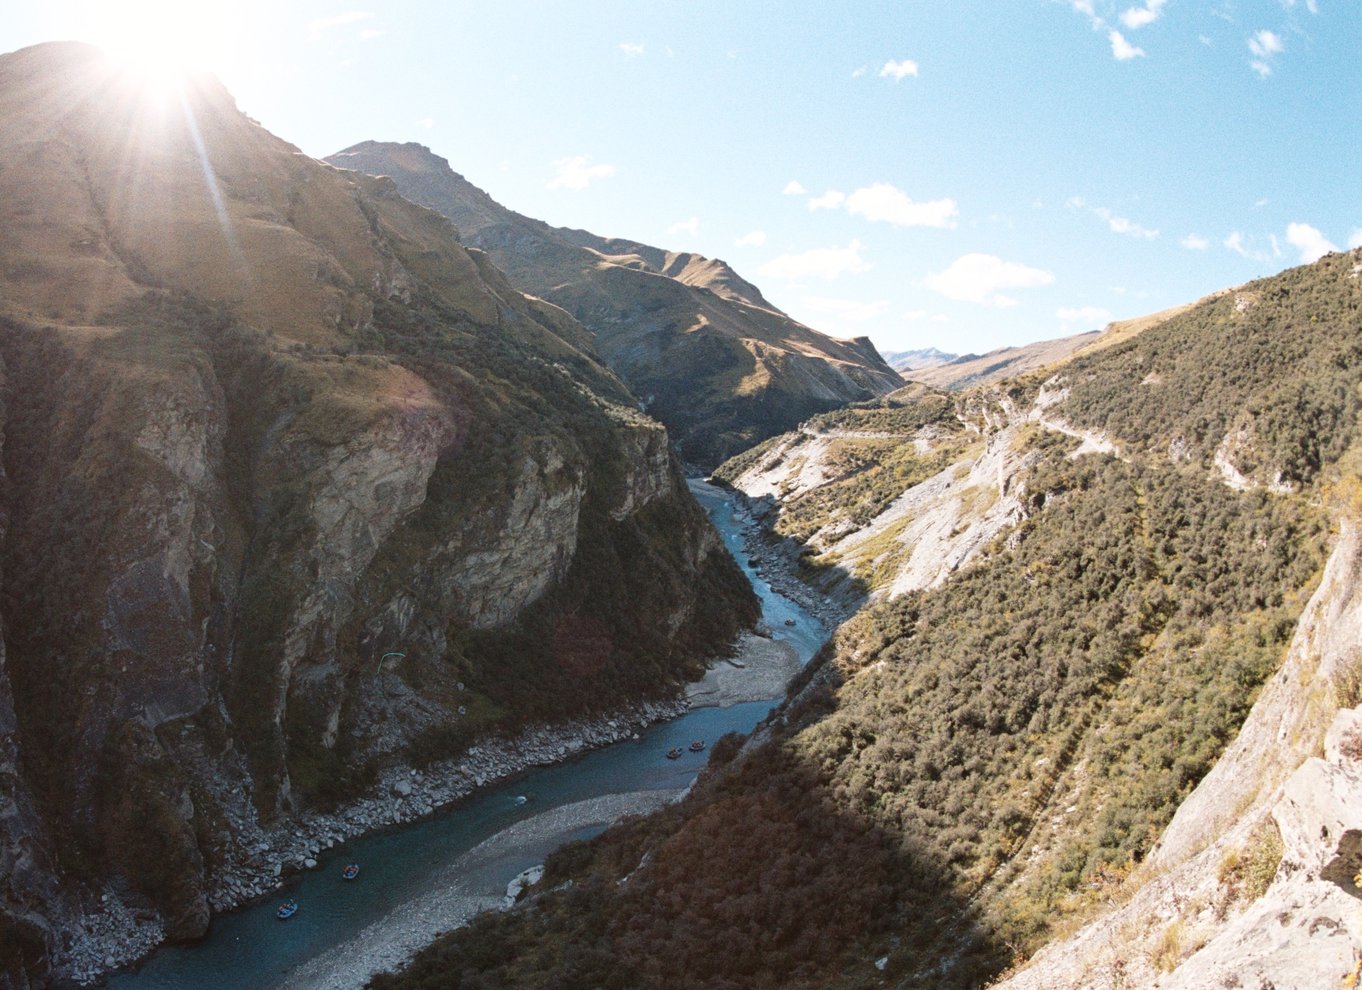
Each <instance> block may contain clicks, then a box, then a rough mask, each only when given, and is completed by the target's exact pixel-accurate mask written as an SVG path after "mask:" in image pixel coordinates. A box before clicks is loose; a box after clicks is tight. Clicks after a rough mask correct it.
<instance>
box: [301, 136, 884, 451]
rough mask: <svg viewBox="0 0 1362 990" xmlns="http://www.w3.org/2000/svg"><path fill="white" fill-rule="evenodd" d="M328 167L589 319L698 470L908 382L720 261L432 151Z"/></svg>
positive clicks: (382, 152)
mask: <svg viewBox="0 0 1362 990" xmlns="http://www.w3.org/2000/svg"><path fill="white" fill-rule="evenodd" d="M326 160H327V161H328V162H329V163H331V164H333V165H336V166H339V167H344V168H352V169H356V170H359V171H363V172H368V173H370V174H380V175H387V176H389V177H390V178H391V179H392V180H393V181H394V182H396V183H397V187H398V188H399V189H400V190H401V191H402V193H403V194H404V195H406V196H408V197H409V198H411V199H412V200H414V201H415V202H419V203H421V204H423V205H425V206H428V207H430V208H431V209H434V210H436V211H437V212H439V213H441V214H442V215H444V216H446V217H448V218H449V219H450V220H452V221H453V222H454V224H455V226H456V227H458V228H459V230H460V232H461V235H462V237H463V238H464V240H465V241H466V242H467V243H469V244H471V245H474V246H477V247H480V248H483V249H484V250H486V251H488V253H489V254H490V255H491V257H492V258H493V260H494V261H495V262H496V263H497V265H498V266H499V267H501V268H502V269H503V270H505V271H506V273H507V274H508V276H509V277H510V278H511V280H512V282H514V283H515V284H516V285H517V286H519V287H520V288H521V289H523V290H524V291H527V292H530V293H533V294H535V295H537V296H541V297H543V298H545V299H548V300H550V301H552V302H554V303H556V304H557V305H560V306H562V307H563V308H564V309H565V310H567V311H568V312H569V313H571V314H572V315H573V316H575V317H576V318H577V319H578V320H580V321H581V322H582V323H583V324H584V325H585V326H586V327H588V328H589V329H590V330H592V331H593V332H594V333H595V335H596V345H597V347H598V348H599V350H600V351H601V353H602V354H603V355H604V357H605V359H606V361H607V362H608V363H609V364H610V366H611V367H612V368H613V369H614V370H615V371H616V372H617V373H618V374H619V375H620V376H621V377H622V378H623V379H624V380H625V381H626V382H627V383H628V384H629V385H630V387H631V388H633V390H634V392H635V393H636V394H637V395H638V396H639V398H640V399H641V400H642V401H643V403H644V406H645V408H647V409H648V410H649V412H650V413H652V414H653V415H655V416H656V417H657V418H658V419H660V420H661V421H662V422H663V423H665V424H667V426H668V428H669V430H670V431H671V434H672V436H673V438H674V440H675V441H676V443H677V445H678V448H679V449H680V450H681V451H682V453H683V455H684V456H685V457H686V459H687V460H689V461H693V462H695V463H697V464H700V465H702V466H713V465H714V464H716V463H718V461H719V460H722V459H723V458H724V457H726V456H729V455H731V454H733V453H737V452H738V451H739V450H741V449H743V448H745V447H747V446H750V445H751V444H753V443H755V442H757V441H759V440H762V439H764V438H765V437H767V436H769V435H772V434H774V433H778V432H781V431H783V430H785V429H789V428H790V427H792V426H794V425H795V424H796V423H798V422H799V421H800V420H801V419H804V418H806V417H807V416H809V415H811V414H813V413H815V412H819V411H822V410H825V409H830V408H834V407H836V406H840V405H845V404H846V403H848V402H853V401H861V400H865V399H870V398H873V397H874V396H876V395H880V394H883V393H885V392H888V391H891V390H892V389H893V388H897V387H899V386H900V385H901V384H902V380H901V378H900V377H899V376H898V374H897V372H895V371H893V370H892V369H891V368H890V367H889V366H888V365H887V364H885V363H884V360H883V359H882V358H881V357H880V356H879V354H878V352H876V351H875V348H874V345H873V344H872V343H871V342H870V341H869V339H867V338H864V337H862V338H856V339H854V340H850V341H839V340H835V339H833V338H830V337H827V336H825V335H823V334H821V333H818V332H817V331H814V330H812V329H810V328H808V327H805V326H803V325H802V324H799V323H797V322H796V321H794V320H791V319H790V318H789V317H788V316H786V315H785V314H784V313H782V312H781V311H780V310H778V309H776V308H775V307H773V306H771V304H770V303H769V302H768V301H767V300H766V299H765V297H764V296H762V294H761V292H760V290H759V289H757V288H756V287H755V286H754V285H752V283H750V282H748V281H747V280H745V279H743V278H742V277H741V276H739V275H737V273H735V272H734V271H733V270H732V269H731V268H729V267H728V266H727V265H726V264H724V263H723V262H721V261H717V260H714V259H707V258H702V257H700V256H698V255H694V254H689V253H685V252H679V253H678V252H669V251H664V250H662V249H660V248H653V247H649V246H647V245H644V244H640V243H639V242H636V241H631V240H623V239H617V238H604V237H599V236H597V235H595V234H591V233H589V232H586V231H581V230H571V229H563V228H554V227H550V226H549V225H548V224H546V223H544V222H543V221H539V220H533V219H531V218H528V217H524V216H522V215H521V214H518V213H515V212H514V211H512V210H509V209H506V208H505V207H502V206H500V205H498V204H496V203H495V201H494V200H492V198H491V197H490V196H488V195H487V194H486V193H485V192H483V191H482V190H481V189H478V188H477V187H476V186H474V185H473V184H472V183H470V182H468V181H467V180H466V179H464V178H463V177H462V176H460V175H458V174H457V173H455V172H454V171H453V170H452V169H451V168H450V167H449V163H448V162H447V161H446V160H445V159H443V158H441V157H439V156H438V155H435V154H434V153H433V152H431V151H430V150H429V149H427V148H425V147H424V146H422V145H417V144H403V145H398V144H391V143H383V142H376V141H367V142H362V143H361V144H357V145H354V146H352V147H350V148H348V149H346V150H344V151H341V152H338V153H337V154H335V155H332V156H330V157H329V158H327V159H326Z"/></svg>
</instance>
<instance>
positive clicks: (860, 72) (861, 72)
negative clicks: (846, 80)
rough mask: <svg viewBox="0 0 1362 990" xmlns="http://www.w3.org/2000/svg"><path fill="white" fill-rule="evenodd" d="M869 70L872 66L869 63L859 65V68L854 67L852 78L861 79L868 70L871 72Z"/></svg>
mask: <svg viewBox="0 0 1362 990" xmlns="http://www.w3.org/2000/svg"><path fill="white" fill-rule="evenodd" d="M869 71H870V66H868V65H862V66H861V67H859V68H856V69H852V70H851V78H852V79H860V78H861V76H863V75H865V74H866V73H867V72H869Z"/></svg>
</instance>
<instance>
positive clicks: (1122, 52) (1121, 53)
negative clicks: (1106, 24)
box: [1107, 30, 1144, 62]
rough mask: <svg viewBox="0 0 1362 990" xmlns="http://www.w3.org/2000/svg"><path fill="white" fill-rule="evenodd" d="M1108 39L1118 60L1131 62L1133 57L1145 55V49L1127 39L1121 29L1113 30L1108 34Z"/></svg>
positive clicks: (1112, 52)
mask: <svg viewBox="0 0 1362 990" xmlns="http://www.w3.org/2000/svg"><path fill="white" fill-rule="evenodd" d="M1107 39H1108V40H1109V41H1110V42H1111V54H1112V55H1114V56H1115V57H1116V61H1118V62H1129V61H1130V60H1131V59H1132V58H1143V57H1144V49H1143V48H1137V47H1135V46H1134V45H1132V44H1131V43H1130V42H1129V41H1126V39H1125V35H1123V34H1121V32H1120V31H1116V30H1113V31H1112V32H1111V33H1110V34H1108V35H1107Z"/></svg>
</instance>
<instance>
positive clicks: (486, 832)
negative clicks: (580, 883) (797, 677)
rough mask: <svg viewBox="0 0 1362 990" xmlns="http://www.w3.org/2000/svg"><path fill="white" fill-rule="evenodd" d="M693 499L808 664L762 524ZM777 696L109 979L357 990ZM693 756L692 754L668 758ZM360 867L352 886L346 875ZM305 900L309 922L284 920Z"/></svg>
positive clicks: (655, 732) (433, 825)
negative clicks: (770, 576) (775, 577)
mask: <svg viewBox="0 0 1362 990" xmlns="http://www.w3.org/2000/svg"><path fill="white" fill-rule="evenodd" d="M691 489H692V491H693V493H694V494H695V496H696V498H697V499H698V500H699V502H700V504H701V505H702V506H703V507H704V508H705V510H706V512H708V513H709V516H710V519H711V520H712V521H713V523H714V525H715V527H716V528H717V529H718V531H719V533H720V535H721V536H722V538H723V540H724V543H725V544H726V545H727V546H728V548H729V550H730V552H731V553H732V554H733V556H734V558H735V559H736V560H737V561H738V564H739V566H740V567H741V568H742V569H743V572H744V574H746V575H747V577H748V579H749V580H750V581H751V582H752V586H753V589H754V590H755V591H756V593H757V595H758V597H759V598H760V599H761V602H762V610H763V618H764V621H765V623H766V625H767V626H768V627H769V628H770V629H771V630H772V635H773V638H775V639H777V640H784V641H786V642H788V643H789V644H790V646H792V647H793V648H794V649H795V650H796V651H797V652H798V654H799V659H800V661H801V662H803V663H806V662H808V660H809V659H810V658H811V657H812V656H813V655H814V653H815V652H817V650H818V649H819V647H820V646H821V645H822V644H823V642H824V641H825V640H826V639H827V636H828V630H827V629H826V628H825V627H824V626H823V624H822V623H821V622H820V621H819V620H818V619H817V618H815V617H814V616H813V615H811V614H810V613H809V612H807V611H806V610H805V609H803V608H802V607H800V606H799V605H797V604H796V603H794V602H793V601H791V600H789V599H788V598H785V597H783V596H782V595H781V594H779V593H778V592H777V591H775V590H774V589H773V588H772V587H771V585H770V583H769V582H768V581H766V580H765V579H764V578H763V577H762V576H761V575H759V574H758V573H757V572H756V570H755V568H754V567H753V566H752V565H751V564H749V563H748V560H749V556H748V553H747V547H746V540H747V539H748V537H749V536H750V535H751V532H752V526H753V524H752V522H751V519H750V517H748V516H747V515H746V513H745V512H744V511H743V510H742V508H741V507H740V505H739V504H738V502H737V501H736V499H735V498H734V497H733V496H732V495H731V494H730V493H728V492H726V491H724V490H723V489H720V488H717V487H715V486H712V485H709V484H707V483H705V482H703V481H699V480H696V481H692V482H691ZM777 700H778V698H771V699H767V700H764V701H757V702H748V703H745V704H737V705H731V706H729V707H718V708H699V709H695V710H692V711H690V712H688V713H687V714H685V715H683V716H681V717H680V718H677V719H674V720H672V721H669V722H664V723H660V724H657V725H654V726H652V727H651V728H649V729H647V730H645V731H644V732H642V733H640V734H639V737H638V738H637V739H631V740H626V741H624V742H620V743H615V744H613V745H610V746H607V747H604V748H602V749H598V750H595V751H593V752H590V753H587V754H585V755H583V756H580V757H577V758H575V759H572V760H569V761H567V762H564V763H560V764H557V765H554V766H548V767H541V768H538V769H534V770H530V771H527V772H526V773H524V774H521V775H519V776H517V777H515V778H513V779H511V780H508V781H504V782H502V783H500V784H497V785H494V786H492V787H488V788H486V789H484V790H481V791H479V792H477V793H476V794H474V795H473V796H471V797H469V798H467V799H465V800H462V801H459V802H456V803H455V804H452V805H450V806H449V807H447V808H445V809H443V810H441V811H440V812H437V813H436V814H435V815H434V816H433V817H431V818H428V819H426V820H424V821H421V822H417V823H415V824H412V825H406V826H402V827H400V828H396V829H393V830H390V831H386V832H381V833H377V834H372V835H368V836H365V837H362V838H359V839H355V840H353V841H350V842H348V843H345V844H344V845H342V846H339V847H337V848H335V849H332V850H329V851H327V852H326V853H325V854H324V855H322V856H319V857H318V863H319V865H318V868H317V869H316V870H310V871H307V872H305V873H301V874H298V875H297V876H295V877H293V878H291V879H290V880H289V881H287V882H286V883H285V884H284V885H283V886H282V887H281V888H280V889H279V890H278V891H277V892H276V893H275V895H274V896H273V897H271V898H270V899H269V900H268V901H267V902H265V903H259V904H255V905H251V906H247V907H244V908H241V909H239V910H236V911H232V912H229V913H227V914H223V915H219V916H217V917H215V918H214V919H213V922H212V925H211V927H210V929H209V932H208V934H207V935H206V936H205V937H204V938H203V939H202V940H200V941H198V942H195V943H193V944H191V945H179V946H167V947H165V948H162V949H160V950H159V951H157V952H155V953H153V954H152V955H151V956H150V957H148V958H147V959H146V960H144V961H143V962H142V963H141V964H140V965H139V966H138V967H137V968H136V969H135V970H131V971H126V972H121V973H117V974H113V975H111V976H110V977H109V978H108V980H107V986H109V987H111V988H116V990H134V988H146V990H185V988H191V987H192V988H195V990H261V988H265V987H282V986H288V987H289V988H290V990H321V988H325V990H341V988H358V987H361V986H363V984H364V982H365V981H366V980H367V979H368V978H369V976H370V975H372V974H373V973H375V972H379V971H381V970H384V969H389V968H392V967H394V966H396V965H399V964H400V963H401V962H402V961H403V960H404V959H406V958H409V957H410V955H411V954H412V953H413V952H415V951H416V950H417V949H419V948H420V947H421V946H422V945H424V944H426V943H427V942H429V941H430V940H431V939H432V938H433V937H434V936H435V935H436V934H437V933H438V932H441V931H446V930H448V929H450V928H453V927H456V926H457V925H460V924H463V923H465V922H466V921H467V920H468V918H470V917H471V916H472V915H473V914H475V913H477V912H478V911H481V910H485V909H487V908H491V907H496V906H498V905H499V904H501V903H502V900H503V898H504V896H505V891H506V887H507V885H508V884H509V883H510V882H511V881H512V880H513V879H514V878H515V877H516V876H517V875H518V874H520V873H522V872H523V871H525V870H526V869H528V868H530V867H532V866H535V865H537V864H539V863H542V862H543V861H544V858H545V857H546V856H547V855H548V853H549V852H551V851H552V850H553V849H555V848H557V847H558V846H560V845H562V844H563V843H564V842H568V841H571V840H574V839H581V838H587V837H590V836H592V835H595V834H597V833H599V832H601V831H603V830H604V829H605V828H606V827H608V825H609V824H610V823H611V822H613V821H616V820H618V819H619V818H620V817H623V816H624V815H627V814H643V813H647V812H649V811H652V810H655V809H656V808H659V807H661V806H662V805H663V804H665V803H666V802H668V801H670V800H675V799H676V798H677V797H678V796H679V795H680V794H682V793H683V792H684V790H685V788H687V787H689V786H690V784H691V782H692V781H694V779H695V776H696V774H697V773H698V772H699V770H700V768H701V767H702V766H703V765H704V761H705V759H706V758H707V752H701V753H692V752H690V751H689V750H688V749H687V748H686V747H687V746H688V744H689V743H690V742H691V741H692V740H694V739H704V740H707V741H713V740H715V739H717V738H718V737H719V736H721V735H723V734H724V733H726V732H742V733H746V732H750V731H751V730H752V728H753V727H755V726H756V724H757V723H758V722H760V721H761V720H762V718H764V717H765V716H766V714H767V712H769V711H770V709H771V707H772V705H773V703H774V702H775V701H777ZM674 746H675V747H681V748H682V749H683V750H684V755H683V756H682V757H681V758H680V759H678V760H668V759H667V758H666V756H665V754H666V752H667V751H668V750H669V749H671V748H672V747H674ZM351 862H354V863H358V864H360V867H361V869H360V875H359V877H358V878H357V879H355V880H353V881H345V880H343V879H342V878H341V875H340V874H341V869H342V868H343V867H344V865H345V864H346V863H351ZM288 898H292V899H296V900H297V901H298V904H299V910H298V912H297V914H296V915H295V916H294V917H292V918H290V919H289V920H288V921H283V922H281V921H279V920H277V919H276V918H275V907H276V906H277V904H278V903H279V902H280V901H282V900H285V899H288Z"/></svg>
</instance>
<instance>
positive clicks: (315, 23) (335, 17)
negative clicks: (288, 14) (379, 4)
mask: <svg viewBox="0 0 1362 990" xmlns="http://www.w3.org/2000/svg"><path fill="white" fill-rule="evenodd" d="M373 16H374V13H373V11H371V10H347V11H346V12H345V13H343V14H332V15H331V16H330V17H318V18H317V19H316V20H312V21H308V23H307V30H308V35H309V36H310V37H311V39H312V40H313V41H316V40H317V39H318V38H320V37H321V36H322V35H324V34H325V33H326V32H328V31H330V30H331V29H332V28H338V27H344V26H345V25H347V24H355V23H358V22H359V21H367V20H369V19H370V18H372V17H373Z"/></svg>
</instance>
